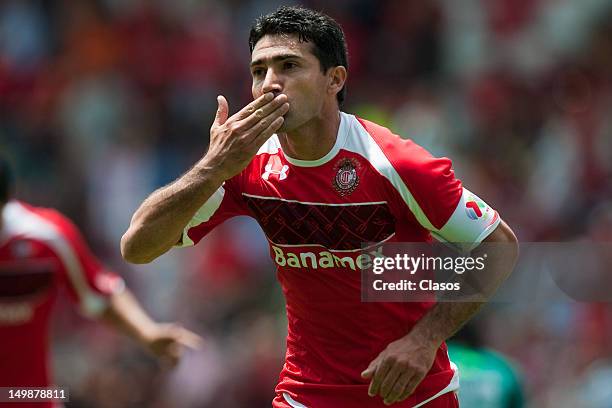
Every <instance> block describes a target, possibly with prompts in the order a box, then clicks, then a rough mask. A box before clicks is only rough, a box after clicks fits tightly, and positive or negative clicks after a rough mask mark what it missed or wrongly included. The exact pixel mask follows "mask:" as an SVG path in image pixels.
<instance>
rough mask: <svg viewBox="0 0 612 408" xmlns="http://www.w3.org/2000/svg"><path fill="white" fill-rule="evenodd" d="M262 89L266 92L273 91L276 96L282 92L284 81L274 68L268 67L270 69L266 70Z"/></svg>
mask: <svg viewBox="0 0 612 408" xmlns="http://www.w3.org/2000/svg"><path fill="white" fill-rule="evenodd" d="M262 91H263V93H264V94H265V93H268V92H273V93H274V96H276V95H278V94H280V93H281V92H282V91H283V84H282V81H281V79H280V77H279V76H278V75H277V74H276V72H274V70H273V69H272V68H268V71H267V72H266V77H265V78H264V82H263V86H262Z"/></svg>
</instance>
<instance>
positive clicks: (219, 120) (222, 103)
mask: <svg viewBox="0 0 612 408" xmlns="http://www.w3.org/2000/svg"><path fill="white" fill-rule="evenodd" d="M217 105H218V107H217V114H216V115H215V125H217V126H219V125H222V124H224V123H225V122H226V121H227V118H228V116H229V104H228V103H227V99H225V96H223V95H219V96H217Z"/></svg>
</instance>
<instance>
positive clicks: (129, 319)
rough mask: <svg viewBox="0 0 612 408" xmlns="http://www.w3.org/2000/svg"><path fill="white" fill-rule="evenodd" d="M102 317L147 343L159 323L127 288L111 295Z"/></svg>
mask: <svg viewBox="0 0 612 408" xmlns="http://www.w3.org/2000/svg"><path fill="white" fill-rule="evenodd" d="M102 319H103V320H104V321H105V322H106V323H108V324H109V325H111V326H112V327H113V328H115V329H117V330H118V331H120V332H121V333H123V334H125V335H127V336H129V337H131V338H132V339H134V340H136V341H138V342H139V343H146V342H147V341H148V339H149V338H151V336H153V334H154V332H155V328H156V325H157V323H155V322H154V321H153V320H152V319H151V318H150V317H149V315H148V314H147V313H146V312H145V311H144V310H143V309H142V307H141V306H140V304H139V303H138V301H137V300H136V299H135V298H134V295H132V293H131V292H130V291H129V290H128V289H127V288H126V289H124V290H123V291H121V292H119V293H116V294H114V295H113V296H112V297H111V299H110V302H109V305H108V307H107V309H106V310H105V311H104V314H103V315H102Z"/></svg>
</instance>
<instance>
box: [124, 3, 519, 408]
mask: <svg viewBox="0 0 612 408" xmlns="http://www.w3.org/2000/svg"><path fill="white" fill-rule="evenodd" d="M249 44H250V47H251V64H250V66H251V75H252V79H253V85H252V93H253V97H254V98H255V100H254V101H253V102H252V103H250V104H248V105H247V106H246V107H244V108H243V109H242V110H240V111H239V112H237V113H236V114H234V115H232V116H230V115H229V107H228V103H227V101H226V99H225V98H224V97H223V96H220V97H219V98H218V104H219V107H218V110H217V115H216V118H215V121H214V123H213V126H212V128H211V135H210V146H209V149H208V152H207V153H206V155H205V156H204V157H203V158H202V159H201V160H200V161H199V162H198V163H196V164H195V166H194V167H193V168H192V169H191V170H190V171H188V172H187V173H186V174H185V175H183V176H182V177H181V178H179V179H178V180H176V181H175V182H174V183H172V184H170V185H169V186H167V187H164V188H162V189H160V190H158V191H156V192H155V193H153V194H152V195H151V196H150V197H149V198H147V199H146V200H145V201H144V203H143V204H142V205H141V206H140V208H139V209H138V210H137V211H136V213H135V214H134V217H133V219H132V222H131V225H130V228H129V229H128V231H127V232H126V233H125V235H124V236H123V239H122V253H123V256H124V257H125V259H126V260H128V261H131V262H136V263H145V262H149V261H151V260H152V259H155V258H156V257H158V256H160V255H161V254H163V253H164V252H166V251H168V250H169V249H170V248H172V247H173V246H188V245H193V244H195V243H197V242H198V241H199V240H200V239H201V238H202V237H204V236H205V235H206V234H207V233H208V232H210V231H211V230H212V229H213V228H214V227H215V226H216V225H218V224H220V223H221V222H223V221H224V220H226V219H228V218H230V217H233V216H236V215H248V216H251V217H253V218H255V219H256V220H257V221H258V223H259V224H260V225H261V227H262V229H263V231H264V233H265V234H266V237H267V239H268V241H269V244H270V254H271V256H272V258H273V259H274V261H275V262H276V265H277V267H278V268H277V271H278V279H279V281H280V283H281V285H282V288H283V293H284V294H285V298H286V303H287V318H288V335H287V353H286V360H285V365H284V367H283V370H282V372H281V376H280V381H279V384H278V386H277V387H276V398H275V399H274V401H273V406H274V407H275V408H289V407H294V408H304V407H308V408H338V407H342V408H380V407H384V406H385V405H388V404H396V406H398V407H402V408H407V407H421V406H427V407H432V408H433V407H435V408H447V407H456V406H457V405H458V402H457V398H456V395H455V393H454V391H455V390H457V388H458V373H457V369H456V366H454V364H452V363H451V362H450V361H449V358H448V354H447V349H446V345H445V343H444V341H445V340H446V339H447V338H448V337H450V336H451V335H452V334H453V333H455V332H456V331H457V330H458V329H459V328H460V327H461V325H462V324H463V323H464V322H466V321H467V320H468V319H469V318H470V317H471V316H472V315H473V314H474V313H476V311H477V310H478V308H479V307H480V306H481V305H482V302H471V303H450V302H446V303H444V302H440V303H437V304H436V303H433V302H411V303H390V302H375V303H362V302H361V296H360V288H361V276H360V270H361V267H362V266H363V265H364V259H365V258H363V257H362V256H361V255H360V254H361V251H360V249H361V245H362V243H364V242H369V243H383V242H429V241H432V240H433V239H434V238H435V239H437V240H439V241H447V242H453V243H464V244H466V246H465V247H464V248H463V249H465V250H471V249H474V248H475V247H477V246H478V245H479V244H480V243H481V242H483V241H488V242H502V243H507V244H508V248H509V250H508V251H506V252H505V253H504V254H503V255H499V254H498V255H497V256H490V257H489V259H488V264H489V265H491V268H489V269H487V271H486V272H487V274H490V275H491V276H492V278H491V279H494V280H495V283H496V284H499V283H501V281H503V279H504V278H505V277H506V276H507V275H508V274H509V273H510V271H511V270H512V267H513V264H514V262H515V258H516V238H515V236H514V234H513V233H512V231H511V230H510V228H509V227H508V226H507V225H506V224H505V223H504V222H503V221H501V220H500V218H499V215H498V214H497V212H496V211H495V210H494V209H492V208H491V207H489V206H488V205H487V204H486V203H484V202H483V201H482V200H481V199H479V198H478V197H477V196H476V195H474V194H473V193H471V192H470V191H468V190H467V189H465V188H463V185H462V183H461V182H460V181H459V180H458V179H457V178H455V176H454V173H453V171H452V168H451V162H450V160H448V159H446V158H441V159H438V158H434V157H432V156H431V155H430V154H429V153H428V152H427V151H425V150H424V149H422V148H421V147H419V146H418V145H416V144H415V143H414V142H412V141H410V140H403V139H401V138H400V137H398V136H396V135H394V134H392V133H391V132H390V131H389V130H388V129H386V128H383V127H381V126H379V125H376V124H374V123H372V122H368V121H366V120H363V119H360V118H357V117H355V116H353V115H350V114H347V113H344V112H341V111H340V107H341V105H342V102H343V101H344V97H345V93H346V92H345V81H346V78H347V67H348V63H347V51H346V43H345V40H344V34H343V32H342V29H341V28H340V26H339V25H338V24H337V23H336V22H335V21H334V20H333V19H331V18H330V17H328V16H326V15H323V14H320V13H317V12H314V11H312V10H308V9H304V8H295V7H281V8H280V9H278V10H277V11H275V12H274V13H272V14H269V15H266V16H263V17H261V18H259V19H258V20H257V22H256V23H255V25H254V27H253V28H252V29H251V33H250V38H249ZM380 63H381V64H386V63H389V64H392V63H393V55H392V53H391V55H389V61H381V62H380Z"/></svg>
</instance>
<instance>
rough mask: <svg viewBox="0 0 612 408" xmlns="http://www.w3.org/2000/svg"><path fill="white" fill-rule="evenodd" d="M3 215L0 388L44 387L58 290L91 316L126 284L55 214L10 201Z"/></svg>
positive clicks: (0, 239)
mask: <svg viewBox="0 0 612 408" xmlns="http://www.w3.org/2000/svg"><path fill="white" fill-rule="evenodd" d="M0 215H1V216H2V226H1V227H0V387H8V386H22V387H26V386H27V387H46V386H49V385H51V379H50V375H49V367H48V323H49V320H50V313H51V309H52V306H53V303H54V300H55V298H56V296H57V295H58V290H59V289H60V287H65V288H67V292H68V294H69V296H70V298H71V299H72V300H73V301H74V302H76V303H77V304H78V306H79V307H80V309H81V311H82V312H83V313H84V314H85V315H88V316H92V317H93V316H96V315H98V314H100V313H101V312H103V311H104V310H105V309H106V306H107V304H108V298H109V296H110V295H111V294H113V293H115V292H117V291H120V290H122V289H123V287H124V284H123V280H121V278H119V277H118V276H117V275H115V274H113V273H111V272H108V271H106V270H104V269H103V267H102V266H101V265H100V263H99V262H98V260H97V259H96V258H95V257H94V256H93V255H92V254H91V252H90V250H89V248H88V247H87V245H86V244H85V242H84V241H83V239H82V237H81V235H80V234H79V232H78V230H77V229H76V227H75V226H74V225H73V224H72V223H71V222H70V221H69V220H68V219H66V217H64V216H63V215H61V214H60V213H58V212H57V211H54V210H51V209H43V208H35V207H31V206H29V205H27V204H25V203H22V202H18V201H9V202H8V203H7V204H6V206H5V207H4V209H3V210H2V213H1V214H0ZM24 406H27V405H24ZM32 406H36V407H43V406H48V407H51V406H53V404H47V405H44V404H39V403H38V404H32Z"/></svg>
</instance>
